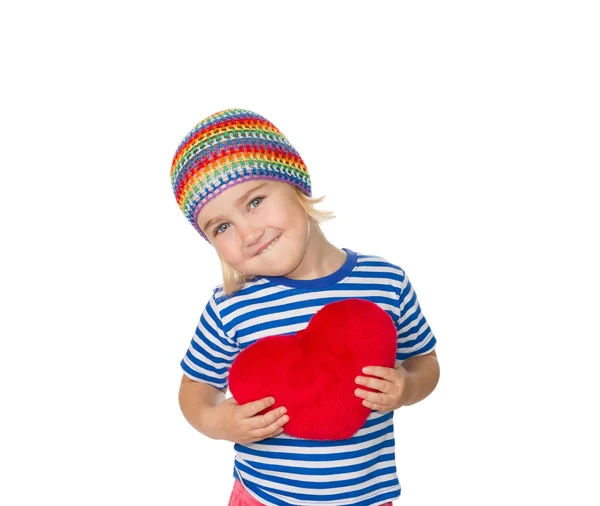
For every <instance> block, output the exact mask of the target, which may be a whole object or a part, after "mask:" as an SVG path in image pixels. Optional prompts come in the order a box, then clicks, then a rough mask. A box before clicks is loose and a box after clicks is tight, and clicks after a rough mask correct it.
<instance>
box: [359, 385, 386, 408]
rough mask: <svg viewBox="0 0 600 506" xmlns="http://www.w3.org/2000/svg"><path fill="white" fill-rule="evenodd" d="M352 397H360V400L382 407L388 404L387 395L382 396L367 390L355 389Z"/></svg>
mask: <svg viewBox="0 0 600 506" xmlns="http://www.w3.org/2000/svg"><path fill="white" fill-rule="evenodd" d="M354 395H356V397H360V398H361V399H365V400H367V401H369V402H372V403H375V404H380V405H382V406H385V405H388V404H390V402H389V400H390V397H389V395H386V394H382V393H379V392H369V391H368V390H361V389H360V388H357V389H356V390H354Z"/></svg>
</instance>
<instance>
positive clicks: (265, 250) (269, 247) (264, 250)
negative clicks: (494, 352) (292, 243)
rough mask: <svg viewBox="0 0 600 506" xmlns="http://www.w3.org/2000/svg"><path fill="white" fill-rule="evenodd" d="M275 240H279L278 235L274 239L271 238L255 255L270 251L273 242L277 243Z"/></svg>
mask: <svg viewBox="0 0 600 506" xmlns="http://www.w3.org/2000/svg"><path fill="white" fill-rule="evenodd" d="M277 241H279V237H276V238H275V239H273V240H272V241H271V242H270V243H269V245H268V246H267V247H266V248H263V249H262V250H260V251H259V252H258V253H257V254H256V255H257V256H258V255H262V254H264V253H267V252H269V251H271V250H272V249H273V246H274V245H275V244H277Z"/></svg>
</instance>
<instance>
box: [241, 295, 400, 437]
mask: <svg viewBox="0 0 600 506" xmlns="http://www.w3.org/2000/svg"><path fill="white" fill-rule="evenodd" d="M396 337H397V335H396V327H395V325H394V323H393V321H392V318H391V317H390V315H388V314H387V313H386V312H385V311H384V310H383V309H381V308H380V307H379V306H378V305H377V304H375V303H373V302H370V301H368V300H364V299H346V300H342V301H338V302H332V303H330V304H327V305H325V306H323V308H321V309H320V310H319V311H318V312H317V313H316V314H315V315H314V316H313V317H312V318H311V320H310V321H309V322H308V326H307V327H306V328H305V329H304V330H301V331H299V332H297V333H296V334H295V335H287V336H268V337H263V338H262V339H259V340H258V341H256V342H255V343H252V344H251V345H250V346H248V347H247V348H246V349H245V350H243V351H241V352H240V353H239V354H238V356H237V357H236V359H235V360H234V361H233V364H232V365H231V369H230V371H229V388H230V390H231V394H232V395H233V397H234V399H235V400H236V401H237V402H238V403H239V404H246V403H247V402H252V401H256V400H259V399H262V398H264V397H269V396H272V397H274V398H275V404H274V405H273V406H271V407H270V408H268V409H266V410H264V411H263V412H262V413H266V412H268V411H270V410H272V409H276V408H277V407H279V406H285V407H286V408H287V413H288V415H289V421H288V422H287V423H286V424H285V425H284V430H285V432H287V433H288V434H289V435H290V436H294V437H299V438H304V439H319V440H336V439H347V438H349V437H351V436H352V435H353V434H355V433H356V432H357V431H358V430H359V429H360V428H361V427H362V426H363V425H364V424H365V421H366V420H367V417H368V416H369V413H370V412H371V410H370V409H369V408H367V407H365V406H363V405H362V399H361V398H359V397H357V396H356V395H354V391H355V389H356V388H357V387H358V385H357V384H356V383H355V381H354V380H355V378H356V376H360V375H363V376H364V374H363V373H362V368H363V367H365V366H368V365H379V366H383V367H394V364H395V361H396ZM360 388H363V389H366V390H370V389H368V388H366V387H364V386H361V387H360Z"/></svg>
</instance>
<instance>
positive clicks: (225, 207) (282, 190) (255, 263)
mask: <svg viewBox="0 0 600 506" xmlns="http://www.w3.org/2000/svg"><path fill="white" fill-rule="evenodd" d="M197 221H198V225H199V226H200V228H201V229H202V231H203V232H204V234H205V235H206V237H207V238H208V240H209V241H210V243H211V244H212V245H213V246H214V248H215V249H216V250H217V252H218V253H219V254H220V255H221V257H222V258H223V260H225V262H227V263H228V264H229V265H230V266H231V267H233V268H234V269H236V270H238V271H240V272H243V273H245V274H251V275H258V276H260V275H263V276H285V275H286V274H289V273H291V272H292V271H294V269H296V268H297V267H298V265H299V264H300V262H301V261H302V258H303V257H304V254H305V252H306V248H307V246H308V240H309V232H310V229H309V221H308V215H307V214H306V211H305V210H304V208H303V207H302V206H301V205H300V202H298V199H297V197H296V195H295V190H294V187H293V186H292V185H290V184H288V183H282V182H279V181H269V180H265V181H260V180H253V181H247V182H245V183H241V184H238V185H235V186H232V187H230V188H227V189H226V190H225V191H224V192H223V193H221V194H219V195H217V196H216V197H214V198H213V199H212V200H211V201H210V202H208V203H207V204H206V205H205V206H204V207H203V208H202V209H201V211H200V213H199V214H198V217H197Z"/></svg>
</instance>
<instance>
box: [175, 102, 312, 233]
mask: <svg viewBox="0 0 600 506" xmlns="http://www.w3.org/2000/svg"><path fill="white" fill-rule="evenodd" d="M251 179H274V180H278V181H283V182H286V183H290V184H293V185H295V186H297V187H298V188H299V189H300V190H301V191H302V192H303V193H304V194H306V195H307V196H309V197H310V196H312V193H311V183H310V175H309V174H308V170H307V168H306V165H305V164H304V161H303V160H302V158H300V155H299V154H298V152H297V151H296V150H295V149H294V147H293V146H292V145H291V144H290V142H289V141H288V140H287V139H286V137H285V136H284V135H283V134H282V133H281V132H280V131H279V130H278V129H277V127H275V125H273V123H271V122H270V121H268V120H267V119H265V118H263V117H262V116H260V115H258V114H256V113H254V112H252V111H248V110H246V109H226V110H225V111H221V112H217V113H215V114H213V115H211V116H209V117H208V118H206V119H204V120H203V121H201V122H200V123H198V124H197V125H196V126H195V127H194V128H193V129H192V131H191V132H190V133H189V134H188V135H187V136H186V137H185V139H183V141H182V142H181V144H179V147H178V148H177V151H176V152H175V156H174V158H173V164H172V165H171V184H172V185H173V192H174V193H175V199H176V200H177V204H178V205H179V207H180V208H181V210H182V211H183V214H184V215H185V217H186V218H187V219H188V221H189V222H190V223H191V224H192V225H193V227H194V228H195V229H196V230H197V231H198V232H199V233H200V235H201V236H202V237H204V239H206V240H207V241H208V239H207V237H206V236H205V235H204V233H203V232H202V230H201V229H200V227H199V226H198V223H197V222H196V217H197V216H198V213H199V212H200V209H202V207H203V206H204V205H205V204H206V203H207V202H209V201H210V199H212V198H213V197H215V196H216V195H218V194H219V193H220V192H222V191H224V190H225V189H227V188H229V187H231V186H233V185H235V184H239V183H244V182H246V181H248V180H251Z"/></svg>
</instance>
